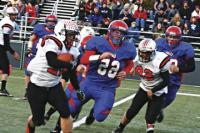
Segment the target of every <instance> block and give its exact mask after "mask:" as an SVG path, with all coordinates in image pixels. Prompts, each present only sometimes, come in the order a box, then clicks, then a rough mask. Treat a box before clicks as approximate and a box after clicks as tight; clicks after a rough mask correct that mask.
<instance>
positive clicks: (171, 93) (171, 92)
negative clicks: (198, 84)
mask: <svg viewBox="0 0 200 133" xmlns="http://www.w3.org/2000/svg"><path fill="white" fill-rule="evenodd" d="M179 88H180V86H177V85H169V86H168V93H167V94H166V96H165V101H164V108H166V107H167V106H169V105H170V104H171V103H172V102H173V101H174V100H175V98H176V93H177V92H178V90H179Z"/></svg>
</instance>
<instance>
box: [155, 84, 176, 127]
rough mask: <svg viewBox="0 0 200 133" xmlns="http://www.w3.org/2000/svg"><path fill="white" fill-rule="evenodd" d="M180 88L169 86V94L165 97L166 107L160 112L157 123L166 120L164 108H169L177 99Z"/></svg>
mask: <svg viewBox="0 0 200 133" xmlns="http://www.w3.org/2000/svg"><path fill="white" fill-rule="evenodd" d="M179 88H180V86H177V85H169V86H168V93H167V94H166V96H165V99H164V105H163V109H162V110H161V111H160V113H159V115H158V116H157V122H159V123H160V122H162V121H163V119H164V111H163V110H164V108H166V107H167V106H169V105H170V104H171V103H172V102H173V101H174V100H175V99H176V93H177V92H178V90H179Z"/></svg>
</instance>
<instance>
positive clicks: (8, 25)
mask: <svg viewBox="0 0 200 133" xmlns="http://www.w3.org/2000/svg"><path fill="white" fill-rule="evenodd" d="M4 27H8V28H10V29H11V31H13V27H12V25H10V24H4V25H2V29H3V28H4Z"/></svg>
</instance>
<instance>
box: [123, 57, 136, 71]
mask: <svg viewBox="0 0 200 133" xmlns="http://www.w3.org/2000/svg"><path fill="white" fill-rule="evenodd" d="M133 67H134V63H133V60H127V61H126V65H125V68H124V69H123V71H125V72H126V73H127V74H130V71H131V69H132V68H133Z"/></svg>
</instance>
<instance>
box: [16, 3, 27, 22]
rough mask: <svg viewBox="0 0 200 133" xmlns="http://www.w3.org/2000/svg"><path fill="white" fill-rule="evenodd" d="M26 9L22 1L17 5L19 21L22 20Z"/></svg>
mask: <svg viewBox="0 0 200 133" xmlns="http://www.w3.org/2000/svg"><path fill="white" fill-rule="evenodd" d="M25 8H26V6H25V4H24V3H22V1H19V2H18V5H17V9H18V11H19V13H18V16H17V18H18V19H20V18H21V16H23V15H24V14H25Z"/></svg>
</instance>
